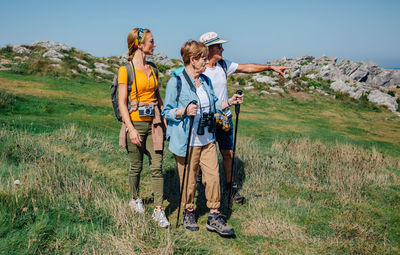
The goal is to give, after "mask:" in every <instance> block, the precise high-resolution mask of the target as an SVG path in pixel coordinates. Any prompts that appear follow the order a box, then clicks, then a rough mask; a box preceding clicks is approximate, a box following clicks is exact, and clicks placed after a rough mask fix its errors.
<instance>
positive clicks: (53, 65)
mask: <svg viewBox="0 0 400 255" xmlns="http://www.w3.org/2000/svg"><path fill="white" fill-rule="evenodd" d="M51 66H52V67H55V68H57V69H61V66H60V65H59V64H51Z"/></svg>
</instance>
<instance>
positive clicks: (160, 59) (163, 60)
mask: <svg viewBox="0 0 400 255" xmlns="http://www.w3.org/2000/svg"><path fill="white" fill-rule="evenodd" d="M146 60H147V61H151V62H154V63H156V64H160V65H166V66H173V65H174V63H172V61H171V60H170V59H169V58H168V57H167V56H166V55H164V54H161V53H159V52H157V53H155V54H153V55H147V56H146Z"/></svg>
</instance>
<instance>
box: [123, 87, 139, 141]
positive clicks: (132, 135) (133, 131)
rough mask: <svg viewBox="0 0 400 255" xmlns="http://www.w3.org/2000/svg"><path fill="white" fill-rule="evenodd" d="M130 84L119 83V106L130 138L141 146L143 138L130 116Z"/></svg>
mask: <svg viewBox="0 0 400 255" xmlns="http://www.w3.org/2000/svg"><path fill="white" fill-rule="evenodd" d="M127 99H128V86H127V85H126V84H125V83H119V84H118V108H119V112H120V113H121V117H122V121H123V122H124V123H125V125H126V127H127V128H128V132H129V139H130V140H131V141H132V143H133V144H136V145H138V146H141V141H142V139H141V138H140V135H139V133H138V132H137V130H136V129H135V127H134V126H133V124H132V122H131V117H130V116H129V111H128V104H127V101H128V100H127Z"/></svg>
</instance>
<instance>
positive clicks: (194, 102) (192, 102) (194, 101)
mask: <svg viewBox="0 0 400 255" xmlns="http://www.w3.org/2000/svg"><path fill="white" fill-rule="evenodd" d="M191 104H197V101H196V100H192V101H190V103H188V104H187V106H186V108H185V112H184V113H183V116H186V114H187V109H188V107H189V105H191Z"/></svg>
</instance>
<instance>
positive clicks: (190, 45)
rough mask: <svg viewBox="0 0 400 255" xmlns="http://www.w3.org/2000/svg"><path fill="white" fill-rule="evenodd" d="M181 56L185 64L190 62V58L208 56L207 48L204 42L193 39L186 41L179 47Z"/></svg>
mask: <svg viewBox="0 0 400 255" xmlns="http://www.w3.org/2000/svg"><path fill="white" fill-rule="evenodd" d="M181 56H182V60H183V64H184V65H185V66H187V65H189V64H190V58H191V57H193V58H194V59H200V58H204V57H207V56H208V48H207V46H206V45H205V44H204V43H201V42H196V41H194V40H190V41H187V42H186V43H185V44H184V45H183V46H182V48H181Z"/></svg>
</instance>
